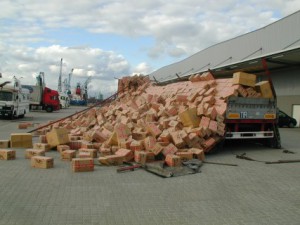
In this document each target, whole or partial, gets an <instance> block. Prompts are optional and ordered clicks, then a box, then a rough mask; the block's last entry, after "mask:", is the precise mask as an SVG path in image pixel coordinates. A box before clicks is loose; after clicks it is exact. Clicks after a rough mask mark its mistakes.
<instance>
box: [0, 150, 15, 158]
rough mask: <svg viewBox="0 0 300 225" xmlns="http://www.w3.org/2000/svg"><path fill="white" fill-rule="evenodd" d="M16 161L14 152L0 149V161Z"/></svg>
mask: <svg viewBox="0 0 300 225" xmlns="http://www.w3.org/2000/svg"><path fill="white" fill-rule="evenodd" d="M13 159H16V151H15V150H11V149H10V150H7V149H0V160H13Z"/></svg>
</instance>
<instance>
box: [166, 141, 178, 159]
mask: <svg viewBox="0 0 300 225" xmlns="http://www.w3.org/2000/svg"><path fill="white" fill-rule="evenodd" d="M177 151H178V149H177V147H176V146H175V145H173V144H172V143H170V144H168V145H167V146H166V147H164V148H163V151H162V153H163V154H164V155H165V156H167V155H169V154H175V153H176V152H177Z"/></svg>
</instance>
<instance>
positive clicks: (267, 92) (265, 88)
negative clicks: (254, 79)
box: [255, 81, 274, 98]
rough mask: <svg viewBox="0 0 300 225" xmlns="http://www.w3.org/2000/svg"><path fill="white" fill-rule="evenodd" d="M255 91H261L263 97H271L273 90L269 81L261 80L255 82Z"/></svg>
mask: <svg viewBox="0 0 300 225" xmlns="http://www.w3.org/2000/svg"><path fill="white" fill-rule="evenodd" d="M255 89H256V91H257V92H259V93H261V96H262V97H263V98H273V97H274V96H273V92H272V89H271V85H270V83H269V81H261V82H258V83H256V84H255Z"/></svg>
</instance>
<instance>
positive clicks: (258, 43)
mask: <svg viewBox="0 0 300 225" xmlns="http://www.w3.org/2000/svg"><path fill="white" fill-rule="evenodd" d="M299 27H300V11H297V12H296V13H294V14H292V15H290V16H287V17H285V18H283V19H281V20H279V21H277V22H274V23H272V24H270V25H268V26H266V27H263V28H261V29H259V30H256V31H253V32H250V33H247V34H245V35H242V36H239V37H236V38H233V39H230V40H228V41H225V42H221V43H219V44H216V45H213V46H211V47H209V48H207V49H204V50H203V51H200V52H198V53H196V54H194V55H192V56H190V57H188V58H186V59H184V60H182V61H180V62H177V63H174V64H171V65H167V66H165V67H162V68H160V69H158V70H157V71H155V72H153V73H151V74H150V75H149V76H150V78H153V76H154V77H155V78H156V79H157V80H158V81H166V80H171V79H173V78H176V73H177V74H178V75H179V76H187V75H189V74H194V73H196V72H202V71H206V70H207V69H215V68H219V67H223V66H225V65H231V64H235V63H239V62H242V61H244V60H250V59H255V58H259V57H262V56H266V55H270V54H274V53H276V52H282V51H287V50H291V49H296V48H299V47H300V29H299ZM261 48H262V49H261ZM260 49H261V50H260Z"/></svg>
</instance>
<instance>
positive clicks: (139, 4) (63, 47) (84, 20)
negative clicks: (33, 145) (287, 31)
mask: <svg viewBox="0 0 300 225" xmlns="http://www.w3.org/2000/svg"><path fill="white" fill-rule="evenodd" d="M299 9H300V1H297V0H285V1H284V0H265V1H258V0H243V1H241V0H223V1H220V0H214V1H204V0H189V1H183V0H172V1H171V0H164V1H163V0H143V1H139V0H127V1H116V0H77V1H76V2H75V1H74V2H72V3H71V2H70V1H68V0H51V1H50V0H49V1H47V0H46V1H39V0H14V1H11V0H1V1H0V72H1V73H2V74H3V76H4V77H11V76H13V75H15V76H17V77H23V83H26V84H33V83H34V82H35V80H34V77H35V76H36V75H37V74H38V73H39V72H40V71H43V72H45V74H46V77H47V85H48V86H49V87H50V88H53V89H56V88H57V81H58V75H59V70H60V68H59V66H60V59H61V58H63V59H64V61H63V62H64V64H63V79H64V78H66V77H67V75H68V73H69V72H70V70H71V69H72V68H74V75H73V79H72V80H73V84H71V85H72V86H75V85H76V83H77V82H78V81H80V82H84V81H85V80H86V79H87V77H88V76H92V82H91V84H90V86H89V90H90V91H91V92H92V93H94V94H96V93H97V92H99V90H101V91H102V92H103V93H104V95H109V94H111V93H113V92H115V91H116V80H115V79H114V77H122V76H129V75H132V74H136V73H137V74H139V73H142V74H149V73H151V72H153V71H155V70H157V69H159V68H160V67H163V66H166V65H168V64H171V63H174V62H177V61H179V60H182V59H184V58H186V57H188V56H190V55H192V54H194V53H196V52H198V51H200V50H202V49H204V48H207V47H209V46H211V45H213V44H217V43H218V42H221V41H225V40H228V39H230V38H234V37H236V36H238V35H242V34H244V33H247V32H250V31H253V30H255V29H258V28H261V27H263V26H265V25H268V24H269V23H272V22H274V21H276V20H278V19H281V18H282V17H284V16H287V15H289V14H291V13H293V12H295V11H297V10H299Z"/></svg>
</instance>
